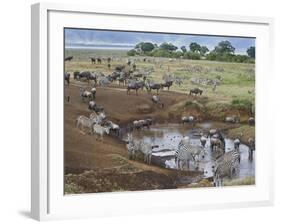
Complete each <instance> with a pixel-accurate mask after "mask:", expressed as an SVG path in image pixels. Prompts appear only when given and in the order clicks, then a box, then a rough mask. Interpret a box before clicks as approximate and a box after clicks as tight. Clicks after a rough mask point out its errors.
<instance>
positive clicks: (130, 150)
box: [127, 133, 139, 160]
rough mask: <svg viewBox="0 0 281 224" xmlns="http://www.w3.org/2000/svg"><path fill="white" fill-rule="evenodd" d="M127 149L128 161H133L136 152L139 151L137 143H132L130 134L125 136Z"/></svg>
mask: <svg viewBox="0 0 281 224" xmlns="http://www.w3.org/2000/svg"><path fill="white" fill-rule="evenodd" d="M127 136H128V139H127V149H128V156H129V159H132V160H135V159H136V152H137V151H138V149H139V143H138V142H136V141H134V139H133V135H132V133H128V134H127Z"/></svg>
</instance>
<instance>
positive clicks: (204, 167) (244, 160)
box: [133, 123, 255, 178]
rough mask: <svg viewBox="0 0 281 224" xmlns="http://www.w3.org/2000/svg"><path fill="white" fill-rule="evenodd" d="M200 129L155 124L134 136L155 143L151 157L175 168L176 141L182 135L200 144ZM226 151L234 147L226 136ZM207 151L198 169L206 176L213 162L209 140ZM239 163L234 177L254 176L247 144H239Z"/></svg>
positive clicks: (204, 126)
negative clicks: (238, 170)
mask: <svg viewBox="0 0 281 224" xmlns="http://www.w3.org/2000/svg"><path fill="white" fill-rule="evenodd" d="M201 126H202V127H200V128H204V129H205V128H209V127H210V125H209V123H206V124H204V123H203V124H201ZM199 132H200V130H196V129H193V130H190V129H189V130H188V129H187V127H186V126H183V125H177V124H169V125H157V126H154V127H151V128H150V129H144V130H141V131H134V133H133V135H134V138H136V139H138V140H141V139H142V140H143V141H145V142H148V143H151V144H152V145H157V146H158V148H154V149H153V159H154V161H157V160H158V163H159V164H160V165H161V166H163V167H166V168H172V169H176V165H175V160H174V154H175V150H176V149H177V146H178V143H179V142H180V140H181V139H182V138H183V136H189V137H190V142H191V144H194V145H201V144H200V138H199V135H198V134H199ZM225 143H226V152H227V151H229V150H232V149H233V148H234V143H233V140H232V139H229V138H226V139H225ZM205 150H206V152H207V154H206V156H205V158H204V159H203V160H201V161H200V162H199V164H198V165H199V170H201V171H203V172H204V175H205V176H206V177H210V176H212V175H213V173H212V166H213V164H214V158H213V156H212V152H211V150H210V141H209V140H208V141H207V143H206V146H205ZM240 154H241V163H240V173H239V174H238V175H237V177H236V178H243V177H249V176H255V158H254V159H253V160H252V161H250V160H249V159H248V146H247V145H244V144H241V145H240ZM190 165H191V166H190V169H194V170H195V169H196V167H197V164H193V163H191V164H190Z"/></svg>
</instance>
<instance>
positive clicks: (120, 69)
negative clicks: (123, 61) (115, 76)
mask: <svg viewBox="0 0 281 224" xmlns="http://www.w3.org/2000/svg"><path fill="white" fill-rule="evenodd" d="M124 68H125V65H117V66H116V67H115V70H116V71H118V72H121V71H122V70H123V69H124Z"/></svg>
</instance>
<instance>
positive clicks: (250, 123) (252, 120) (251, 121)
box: [248, 117, 255, 126]
mask: <svg viewBox="0 0 281 224" xmlns="http://www.w3.org/2000/svg"><path fill="white" fill-rule="evenodd" d="M248 124H249V125H251V126H253V125H255V118H253V117H250V118H249V119H248Z"/></svg>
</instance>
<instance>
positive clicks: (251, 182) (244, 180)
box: [224, 177, 255, 186]
mask: <svg viewBox="0 0 281 224" xmlns="http://www.w3.org/2000/svg"><path fill="white" fill-rule="evenodd" d="M254 184H255V177H245V178H241V179H236V180H231V181H226V182H225V183H224V186H241V185H254Z"/></svg>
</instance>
